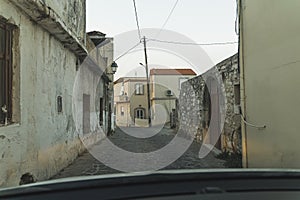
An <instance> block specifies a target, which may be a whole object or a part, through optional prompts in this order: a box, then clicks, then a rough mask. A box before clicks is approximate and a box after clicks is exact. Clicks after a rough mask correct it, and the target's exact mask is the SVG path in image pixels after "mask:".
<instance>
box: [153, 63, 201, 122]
mask: <svg viewBox="0 0 300 200" xmlns="http://www.w3.org/2000/svg"><path fill="white" fill-rule="evenodd" d="M195 76H196V73H195V72H194V71H193V70H192V69H151V70H150V84H151V90H150V91H151V95H150V96H151V105H152V108H153V116H152V118H153V120H152V123H153V125H157V124H169V123H170V120H171V118H172V117H171V118H170V115H171V114H175V113H177V111H175V110H176V104H177V100H178V98H179V94H180V90H181V84H182V83H184V82H185V81H187V80H189V79H191V78H193V77H195Z"/></svg>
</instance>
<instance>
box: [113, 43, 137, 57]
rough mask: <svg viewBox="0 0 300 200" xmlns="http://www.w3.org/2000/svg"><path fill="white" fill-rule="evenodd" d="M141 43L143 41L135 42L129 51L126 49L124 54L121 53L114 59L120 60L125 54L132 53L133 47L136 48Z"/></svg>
mask: <svg viewBox="0 0 300 200" xmlns="http://www.w3.org/2000/svg"><path fill="white" fill-rule="evenodd" d="M140 44H141V42H139V43H137V44H135V45H134V46H133V47H131V48H130V49H128V50H127V51H125V52H124V53H123V54H121V55H120V56H118V57H117V58H116V59H115V60H114V61H117V60H119V59H120V58H122V57H123V56H125V55H127V54H128V53H130V51H132V50H133V49H135V48H136V47H137V46H139V45H140Z"/></svg>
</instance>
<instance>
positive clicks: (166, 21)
mask: <svg viewBox="0 0 300 200" xmlns="http://www.w3.org/2000/svg"><path fill="white" fill-rule="evenodd" d="M178 2H179V0H176V2H175V4H174V6H173V7H172V9H171V11H170V13H169V15H168V17H167V19H166V20H165V22H164V23H163V25H162V27H161V28H160V30H159V32H158V33H157V34H156V36H155V37H158V36H159V34H160V33H161V31H162V30H163V29H164V28H165V26H166V24H167V23H168V21H169V19H170V17H171V15H172V14H173V12H174V10H175V8H176V6H177V4H178Z"/></svg>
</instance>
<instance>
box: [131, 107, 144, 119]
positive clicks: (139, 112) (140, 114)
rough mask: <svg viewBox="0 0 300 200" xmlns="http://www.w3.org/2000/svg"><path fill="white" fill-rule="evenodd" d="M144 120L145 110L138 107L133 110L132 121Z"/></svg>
mask: <svg viewBox="0 0 300 200" xmlns="http://www.w3.org/2000/svg"><path fill="white" fill-rule="evenodd" d="M145 118H146V110H145V108H142V107H138V108H136V109H134V119H145Z"/></svg>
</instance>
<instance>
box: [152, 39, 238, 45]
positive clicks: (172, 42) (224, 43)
mask: <svg viewBox="0 0 300 200" xmlns="http://www.w3.org/2000/svg"><path fill="white" fill-rule="evenodd" d="M148 41H154V42H161V43H169V44H179V45H198V46H214V45H234V44H238V42H235V41H232V42H215V43H192V42H177V41H166V40H158V39H151V38H149V39H148Z"/></svg>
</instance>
